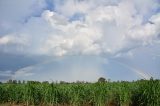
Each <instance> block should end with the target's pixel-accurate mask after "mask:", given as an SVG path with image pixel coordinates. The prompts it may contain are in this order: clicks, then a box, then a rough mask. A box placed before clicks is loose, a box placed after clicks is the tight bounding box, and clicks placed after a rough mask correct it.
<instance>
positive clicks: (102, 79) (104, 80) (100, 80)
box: [98, 77, 106, 82]
mask: <svg viewBox="0 0 160 106" xmlns="http://www.w3.org/2000/svg"><path fill="white" fill-rule="evenodd" d="M98 82H106V79H105V78H103V77H100V78H99V79H98Z"/></svg>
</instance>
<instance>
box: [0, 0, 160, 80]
mask: <svg viewBox="0 0 160 106" xmlns="http://www.w3.org/2000/svg"><path fill="white" fill-rule="evenodd" d="M48 3H52V5H51V4H48ZM0 4H1V6H0V12H1V16H0V52H3V53H10V54H19V55H20V54H21V55H27V56H35V55H37V56H39V55H44V56H50V57H52V58H55V57H65V56H69V57H70V56H80V55H82V56H91V55H94V56H100V57H103V58H118V57H123V55H125V56H128V55H130V56H131V55H132V56H133V57H134V53H133V54H132V53H131V51H132V50H135V49H137V48H143V47H145V46H150V45H157V44H159V39H160V37H159V36H160V31H159V29H160V15H159V13H158V12H157V11H158V10H159V8H160V5H159V2H158V1H152V0H147V1H146V0H141V1H139V0H134V1H131V0H98V1H97V0H65V1H64V0H62V1H59V0H53V1H52V0H48V1H45V0H42V1H39V0H35V1H30V0H29V1H19V0H15V1H14V2H10V1H7V0H6V1H1V3H0ZM17 4H18V5H17ZM35 5H36V6H35ZM50 6H53V7H52V8H51V7H50ZM13 8H14V9H13ZM8 13H10V14H8ZM129 52H130V54H127V53H129ZM126 54H127V55H126ZM97 64H99V63H97ZM74 65H75V66H76V64H74ZM74 65H73V66H71V67H72V69H74V68H73V67H74ZM37 67H40V66H39V65H38V66H36V68H35V69H36V70H41V69H39V68H37ZM44 67H45V65H44ZM77 67H78V68H79V70H78V69H77V72H75V74H73V75H72V72H70V71H68V72H70V75H71V76H72V77H73V76H76V77H78V74H79V73H81V70H83V69H81V65H80V66H77ZM90 67H91V66H90ZM90 67H89V66H88V68H87V69H86V70H88V71H87V72H86V73H91V71H90V70H91V69H92V68H90ZM23 68H24V67H22V69H23ZM52 68H53V67H52ZM69 69H71V68H69ZM72 69H71V70H72ZM98 69H99V68H97V70H98ZM63 70H64V69H63ZM97 70H95V71H93V72H95V73H96V74H97V75H102V74H101V73H100V74H99V73H97ZM19 72H20V74H21V73H23V72H21V71H17V73H19ZM24 73H25V71H24ZM73 73H74V72H73ZM82 73H83V72H82ZM84 73H85V72H84ZM96 74H94V73H93V76H94V75H95V76H96ZM140 74H141V73H140ZM17 75H18V74H17ZM86 75H88V74H86ZM31 76H32V75H31ZM68 76H69V75H68ZM84 76H85V74H84ZM86 79H87V76H86Z"/></svg>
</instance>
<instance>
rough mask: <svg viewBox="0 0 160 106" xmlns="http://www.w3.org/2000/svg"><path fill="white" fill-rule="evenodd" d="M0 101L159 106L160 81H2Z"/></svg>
mask: <svg viewBox="0 0 160 106" xmlns="http://www.w3.org/2000/svg"><path fill="white" fill-rule="evenodd" d="M0 104H1V105H0V106H160V80H153V79H151V80H138V81H133V82H126V81H121V82H96V83H82V82H77V83H47V82H45V83H40V82H35V81H28V82H26V83H1V84H0ZM5 104H6V105H5ZM7 104H8V105H7Z"/></svg>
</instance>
